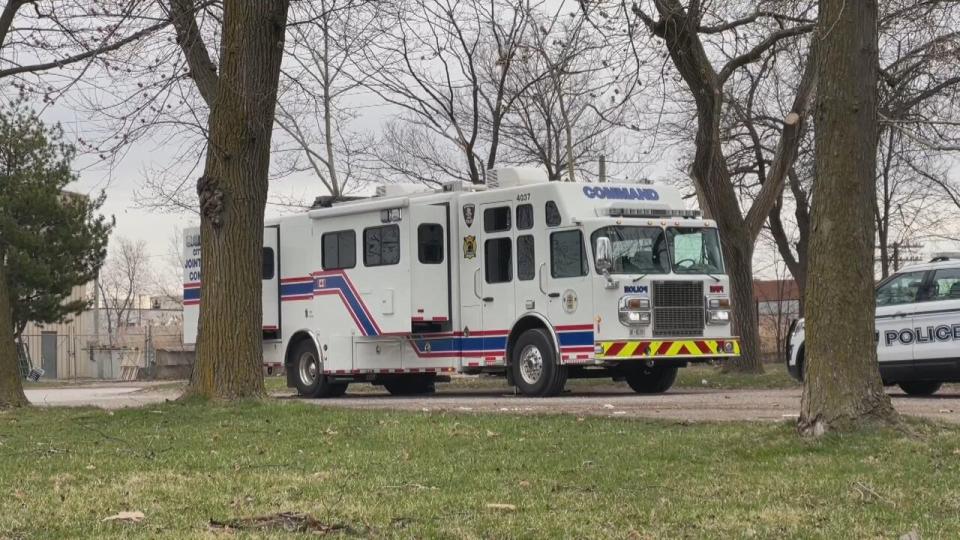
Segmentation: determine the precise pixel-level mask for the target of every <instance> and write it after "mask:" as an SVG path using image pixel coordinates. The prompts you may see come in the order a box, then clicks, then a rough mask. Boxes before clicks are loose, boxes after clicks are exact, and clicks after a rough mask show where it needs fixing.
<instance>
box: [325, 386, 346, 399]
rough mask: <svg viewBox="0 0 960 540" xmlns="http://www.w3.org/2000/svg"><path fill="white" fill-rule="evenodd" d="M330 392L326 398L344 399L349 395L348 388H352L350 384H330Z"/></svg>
mask: <svg viewBox="0 0 960 540" xmlns="http://www.w3.org/2000/svg"><path fill="white" fill-rule="evenodd" d="M327 386H328V388H329V391H327V395H326V396H324V397H343V395H344V394H346V393H347V387H348V386H350V383H334V384H328V385H327Z"/></svg>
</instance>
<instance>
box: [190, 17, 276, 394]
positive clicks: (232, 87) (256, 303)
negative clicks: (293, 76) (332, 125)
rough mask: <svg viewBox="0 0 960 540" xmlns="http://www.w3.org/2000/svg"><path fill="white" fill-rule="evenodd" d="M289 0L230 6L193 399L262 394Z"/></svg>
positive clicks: (204, 199) (205, 220)
mask: <svg viewBox="0 0 960 540" xmlns="http://www.w3.org/2000/svg"><path fill="white" fill-rule="evenodd" d="M288 7H289V2H288V0H258V1H257V2H250V1H248V0H227V1H226V2H225V3H224V15H223V45H222V50H223V58H222V59H221V73H220V78H219V81H218V82H217V85H216V96H215V98H214V100H213V105H212V107H211V112H210V139H209V146H208V149H207V160H206V165H205V168H204V173H203V176H202V177H201V178H200V180H199V181H198V182H197V194H198V195H199V198H200V212H201V219H200V229H201V247H202V250H203V275H202V286H201V303H200V321H199V334H198V337H197V360H196V365H195V366H194V371H193V376H192V378H191V381H190V387H189V389H188V392H187V393H188V395H199V396H202V397H206V398H215V399H237V398H244V397H256V396H261V395H263V394H264V386H263V372H262V361H263V360H262V358H263V355H262V333H261V332H262V329H261V324H262V315H263V314H262V306H261V288H262V285H261V257H262V255H261V249H262V248H261V246H262V242H263V214H264V209H265V207H266V199H267V175H268V172H269V167H270V136H271V133H272V130H273V117H274V109H275V106H276V103H277V85H278V81H279V76H280V62H281V59H282V56H283V43H284V34H285V30H286V21H287V10H288Z"/></svg>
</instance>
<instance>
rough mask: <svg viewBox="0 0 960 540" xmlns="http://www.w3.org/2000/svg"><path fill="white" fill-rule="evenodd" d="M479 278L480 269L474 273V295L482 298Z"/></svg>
mask: <svg viewBox="0 0 960 540" xmlns="http://www.w3.org/2000/svg"><path fill="white" fill-rule="evenodd" d="M478 277H480V269H479V268H477V269H476V270H475V271H474V272H473V294H474V295H475V296H476V297H477V298H480V284H479V283H478V282H477V278H478Z"/></svg>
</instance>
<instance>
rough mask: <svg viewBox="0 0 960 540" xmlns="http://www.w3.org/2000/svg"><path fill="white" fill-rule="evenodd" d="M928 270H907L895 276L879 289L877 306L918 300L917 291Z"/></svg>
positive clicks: (909, 302)
mask: <svg viewBox="0 0 960 540" xmlns="http://www.w3.org/2000/svg"><path fill="white" fill-rule="evenodd" d="M925 273H926V272H907V273H905V274H900V275H897V276H893V278H891V279H890V280H889V281H887V282H886V283H884V284H882V285H880V287H879V288H878V289H877V307H880V306H895V305H898V304H911V303H913V302H916V301H917V293H918V292H919V291H920V285H922V284H923V275H924V274H925Z"/></svg>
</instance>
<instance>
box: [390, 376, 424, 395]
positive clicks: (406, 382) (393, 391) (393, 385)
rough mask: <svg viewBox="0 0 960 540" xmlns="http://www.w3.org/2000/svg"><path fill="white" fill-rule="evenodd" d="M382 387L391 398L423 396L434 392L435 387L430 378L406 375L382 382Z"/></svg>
mask: <svg viewBox="0 0 960 540" xmlns="http://www.w3.org/2000/svg"><path fill="white" fill-rule="evenodd" d="M383 387H384V388H386V389H387V392H390V395H393V396H415V395H424V394H432V393H434V392H435V391H436V385H435V384H434V380H433V377H431V376H425V377H424V376H417V375H408V376H403V377H397V378H396V379H389V380H387V381H384V382H383Z"/></svg>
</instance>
